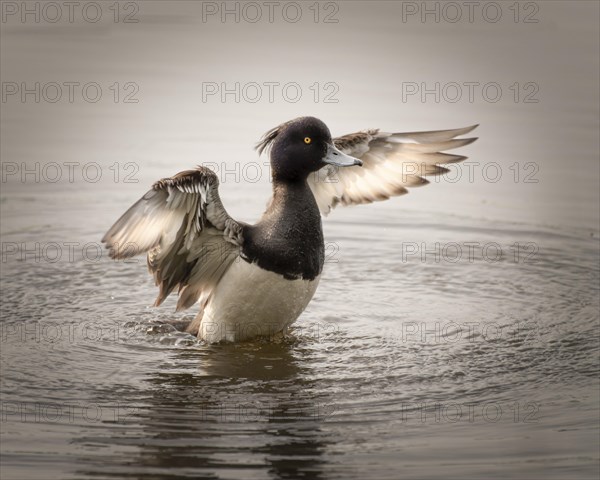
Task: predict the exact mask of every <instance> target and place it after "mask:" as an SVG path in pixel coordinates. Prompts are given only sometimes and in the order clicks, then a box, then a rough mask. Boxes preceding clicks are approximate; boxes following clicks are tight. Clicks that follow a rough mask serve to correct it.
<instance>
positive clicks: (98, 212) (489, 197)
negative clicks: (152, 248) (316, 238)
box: [0, 2, 600, 479]
mask: <svg viewBox="0 0 600 480" xmlns="http://www.w3.org/2000/svg"><path fill="white" fill-rule="evenodd" d="M138 3H139V7H140V11H139V14H138V18H139V19H140V22H139V24H136V25H123V24H116V25H115V24H112V23H110V22H104V21H102V22H99V23H98V24H94V25H90V24H87V23H81V22H79V23H77V22H75V24H67V25H63V24H57V25H54V24H51V25H50V24H46V25H43V24H39V25H35V24H34V25H31V24H21V23H19V22H16V23H15V22H13V23H10V22H7V23H6V24H3V25H2V47H1V48H2V80H3V81H17V82H19V81H28V82H35V81H46V82H48V81H81V82H88V81H95V82H98V83H100V84H101V85H102V86H104V87H105V88H107V87H108V86H110V85H111V84H112V83H113V82H116V81H117V82H126V81H132V82H136V83H137V84H138V85H139V93H138V97H139V100H140V102H139V103H137V104H122V103H117V104H115V103H114V102H113V101H112V98H111V99H110V100H109V101H105V100H103V101H101V102H98V103H97V104H89V103H86V102H74V103H73V104H69V103H68V102H67V103H65V102H59V103H56V104H48V103H44V102H41V103H39V104H36V103H35V102H33V103H31V102H29V103H27V102H26V103H21V102H11V101H7V102H5V103H3V105H2V142H1V143H2V145H1V148H2V161H3V162H13V163H14V164H15V165H17V167H18V168H23V167H22V166H23V165H25V166H27V168H33V169H34V171H35V168H40V169H41V168H43V166H44V165H47V164H48V163H50V162H57V163H58V164H59V165H62V166H63V167H62V168H63V175H62V176H61V178H60V180H59V181H58V182H56V183H53V182H50V181H47V177H44V176H43V175H41V173H40V175H39V177H35V176H30V177H25V179H24V181H23V179H22V177H20V176H19V175H16V176H15V175H13V176H10V177H6V178H4V177H3V181H2V196H1V203H0V206H1V213H2V225H1V233H2V254H3V257H2V263H1V267H2V272H1V290H2V323H1V326H2V329H1V334H2V338H1V343H0V347H1V359H2V372H1V373H2V375H1V394H2V412H1V413H2V417H1V423H0V426H1V433H2V445H1V449H2V467H1V472H2V478H3V479H9V478H14V479H33V478H46V479H47V478H57V479H70V478H73V479H81V478H94V479H101V478H144V479H159V478H161V479H162V478H165V479H166V478H169V479H171V478H172V479H175V478H232V479H233V478H235V479H237V478H244V479H254V478H256V479H259V478H260V479H262V478H294V479H296V478H313V479H320V478H322V479H326V478H356V479H365V478H378V479H379V478H382V479H383V478H390V479H392V478H393V479H397V478H411V479H417V478H436V477H442V476H443V477H446V478H474V479H475V478H533V479H537V478H556V479H565V478H578V479H579V478H597V476H598V473H599V456H598V449H599V442H598V421H599V411H598V402H599V398H598V397H599V388H598V387H599V385H598V366H599V356H598V352H599V330H598V321H599V313H598V308H599V293H598V288H599V282H600V268H599V260H598V258H599V257H598V253H599V252H598V247H599V242H598V238H599V236H598V235H599V225H598V210H599V207H598V185H599V166H598V157H597V155H598V56H597V53H598V43H597V38H598V25H597V14H598V6H597V4H595V3H594V2H587V3H586V2H583V3H577V2H569V3H568V4H567V2H565V3H564V4H561V3H560V2H539V7H540V12H539V18H540V22H539V23H538V24H531V25H520V24H515V23H514V22H512V23H510V22H505V23H499V24H494V25H491V24H489V23H481V22H479V23H478V22H475V23H474V24H464V23H463V24H459V25H457V26H454V25H451V24H449V23H444V22H442V23H440V24H435V23H433V24H429V23H426V24H422V23H420V22H416V23H415V22H412V23H411V22H406V23H401V22H400V18H401V11H400V10H399V8H400V7H399V6H398V4H400V3H402V2H396V3H393V2H388V3H369V4H366V3H362V2H346V3H343V2H341V3H340V4H339V20H340V21H339V23H338V24H332V25H322V24H314V22H312V23H307V22H305V23H303V24H298V25H296V24H288V23H285V22H284V23H283V24H282V22H279V24H278V23H277V22H275V23H274V24H273V25H270V24H265V23H262V24H257V25H254V24H251V25H250V24H244V23H243V22H242V23H240V24H235V23H233V24H231V23H224V24H223V23H220V22H212V23H211V22H206V23H203V22H202V20H201V18H202V17H201V10H200V7H199V6H198V5H196V6H195V5H194V4H193V3H192V2H183V3H177V2H171V6H170V7H168V8H167V7H166V6H165V5H164V4H162V3H161V2H138ZM530 3H531V2H530ZM568 5H571V6H570V7H569V6H568ZM506 13H507V14H508V11H507V12H506ZM501 39H502V40H501ZM320 42H327V43H326V44H327V46H328V47H327V48H325V47H323V46H322V44H321V43H320ZM499 42H500V43H499ZM406 45H411V46H410V48H407V51H405V50H404V49H403V48H401V47H402V46H406ZM517 46H518V47H519V48H517ZM349 47H351V48H350V50H348V48H349ZM269 48H272V52H271V51H270V50H269ZM507 49H508V50H509V51H508V52H507ZM550 51H551V54H550ZM348 52H350V53H348ZM271 53H272V55H271ZM353 55H354V56H355V57H356V58H361V59H362V60H361V61H362V62H364V65H365V67H366V68H357V64H358V63H359V60H356V59H354V60H352V56H353ZM403 58H404V59H406V63H407V64H402V65H390V62H392V61H393V62H400V63H403V62H402V59H403ZM451 58H452V59H453V60H452V61H451ZM532 59H535V61H533V60H532ZM453 62H454V63H453ZM282 65H284V66H286V71H285V72H282V70H281V66H282ZM573 66H576V67H577V68H576V70H577V75H575V74H574V73H572V71H573V68H572V67H573ZM378 69H379V70H378ZM7 70H8V71H9V73H7ZM507 72H508V73H507ZM236 79H238V80H239V81H258V82H264V81H280V82H286V81H290V80H295V81H298V82H300V83H301V85H303V86H309V85H311V84H312V83H313V82H315V81H319V82H325V81H335V82H337V83H338V84H339V87H340V91H339V100H340V101H339V102H338V103H336V104H326V103H315V102H314V101H313V99H312V98H310V99H306V98H304V99H302V101H300V102H299V103H297V104H291V103H288V102H281V101H280V102H277V101H275V102H274V103H273V104H270V103H268V102H260V103H258V104H250V103H247V102H240V103H235V102H233V103H229V102H226V103H221V102H213V103H211V102H203V101H202V95H201V91H200V87H199V85H200V84H201V82H203V81H212V82H221V81H231V82H235V81H236ZM470 80H479V81H482V82H486V81H496V82H500V83H501V84H502V85H505V86H507V87H508V86H509V85H510V84H512V82H514V81H520V82H522V81H525V80H527V81H535V82H537V83H538V84H539V85H540V87H541V88H540V93H539V98H540V102H539V103H538V104H523V103H515V102H513V101H501V102H498V103H490V102H482V101H479V102H478V101H475V102H473V103H469V102H459V103H448V102H446V103H444V102H439V103H436V102H425V103H420V102H419V103H411V102H402V101H401V98H398V95H399V94H398V92H399V90H398V89H399V88H400V87H399V86H398V84H397V82H398V81H415V82H420V81H430V82H435V81H470ZM371 90H372V91H371ZM301 114H313V115H317V116H320V117H321V118H323V119H324V120H325V121H326V122H327V123H328V124H329V125H330V126H331V129H332V131H333V133H334V134H342V133H346V132H349V131H354V130H357V129H361V128H366V127H373V126H381V127H382V128H383V129H386V130H393V129H398V130H416V129H433V128H451V127H459V126H462V125H467V124H471V123H476V122H481V126H480V127H479V129H478V131H477V132H478V135H479V136H480V139H479V141H478V142H476V143H475V144H473V145H471V146H469V147H466V148H465V149H464V153H465V154H468V155H469V156H470V158H471V159H472V161H475V162H479V163H477V164H476V165H475V166H474V167H473V168H474V169H475V170H474V172H475V174H474V177H473V178H472V179H469V178H468V176H467V175H463V176H461V177H460V178H459V179H458V180H457V181H452V182H450V181H440V182H435V181H434V182H432V185H430V186H428V187H426V188H423V189H420V190H415V191H413V192H411V194H410V195H408V196H406V197H402V198H399V199H394V200H391V201H388V202H386V203H382V204H375V205H369V206H361V207H356V208H350V209H345V210H339V211H338V210H336V211H335V212H334V213H333V214H332V215H331V216H330V218H327V219H326V220H324V231H325V236H326V242H327V262H326V265H325V270H324V273H323V277H322V279H321V283H320V286H319V289H318V290H317V294H316V296H315V298H314V299H313V301H312V302H311V304H310V305H309V307H308V308H307V310H306V311H305V312H304V314H303V315H302V316H301V317H300V319H299V320H298V321H297V322H296V324H295V327H294V329H293V330H292V332H291V335H290V336H289V337H288V338H285V339H278V340H277V341H274V342H267V341H256V342H249V343H243V344H236V345H206V344H203V343H202V342H199V341H197V340H196V339H195V338H194V337H192V336H190V335H187V334H184V333H181V332H179V331H178V330H176V329H175V328H174V327H173V323H174V322H177V321H182V320H186V319H190V318H192V317H193V316H194V315H195V311H194V309H191V310H189V311H187V312H184V313H177V314H176V313H174V307H175V300H176V299H175V298H170V299H168V301H167V302H165V305H163V306H162V307H160V308H152V307H150V305H151V304H152V303H153V301H154V297H155V295H156V291H155V287H154V286H153V284H152V279H151V278H150V277H149V276H148V274H147V271H146V266H145V260H144V259H142V258H140V259H134V260H132V261H129V262H113V261H111V260H109V259H108V258H107V256H106V254H105V252H103V251H101V250H99V243H98V242H99V239H100V238H101V236H102V234H103V233H104V231H105V230H106V229H107V227H109V226H110V224H111V223H112V222H113V221H114V220H115V219H116V218H117V217H118V215H120V214H121V213H122V212H123V211H124V209H125V208H126V207H127V206H129V205H130V204H131V203H132V202H133V201H134V200H135V199H136V198H138V197H139V196H140V195H141V194H143V192H144V191H145V190H146V189H147V188H148V185H149V184H151V183H152V181H154V180H156V179H158V178H160V177H163V176H168V175H171V174H173V173H175V172H177V171H179V170H181V169H184V168H189V167H190V166H193V165H194V164H197V163H200V162H213V166H214V167H215V168H216V169H217V170H218V171H219V174H220V175H222V174H223V172H224V170H225V168H228V169H230V171H231V172H233V173H232V174H230V175H229V176H227V175H225V176H222V177H221V184H222V185H221V191H222V197H223V200H224V203H225V204H226V207H227V208H228V210H229V211H230V213H231V214H232V215H233V216H234V217H236V218H239V219H241V220H244V221H253V220H255V219H256V218H257V217H258V215H259V214H260V212H261V209H262V208H263V207H264V204H265V201H266V199H267V197H268V194H269V188H270V187H269V183H268V175H267V174H266V173H267V171H266V169H263V170H262V171H261V172H262V174H261V175H260V178H259V179H258V181H256V182H253V181H249V177H248V175H247V174H245V173H244V172H243V170H242V169H241V167H239V166H238V167H236V166H235V165H236V164H235V162H236V161H239V162H242V164H244V163H243V162H257V163H258V164H261V163H262V162H263V161H264V159H260V160H257V158H256V156H255V154H254V153H252V152H251V151H250V147H251V146H252V144H253V142H254V141H255V140H256V139H257V138H258V137H259V136H260V134H261V133H262V132H263V131H265V130H267V129H268V128H270V127H272V126H273V125H275V124H277V123H279V122H280V121H282V120H285V119H288V118H292V117H294V116H298V115H301ZM467 150H468V152H467ZM36 162H38V163H39V165H40V166H38V167H36V166H35V164H36ZM64 162H79V163H78V164H77V167H76V168H75V170H74V171H75V177H74V179H73V181H70V179H69V178H68V176H67V175H66V172H67V170H66V167H65V166H64ZM92 162H95V163H96V164H97V165H98V166H99V167H100V170H101V172H102V174H103V175H102V179H101V180H100V181H98V182H90V181H86V180H85V178H84V176H83V175H82V170H81V166H83V165H85V164H88V163H92ZM115 162H117V164H116V166H115ZM128 162H132V163H133V167H132V166H126V164H127V163H128ZM515 162H517V167H516V168H517V170H518V171H520V172H521V173H523V174H526V173H529V172H530V171H531V170H528V169H529V168H530V167H528V166H526V164H527V163H528V162H533V163H534V164H535V165H536V166H537V170H536V173H535V177H534V178H535V180H537V182H535V183H528V182H524V181H523V177H522V176H521V177H519V178H518V179H517V180H515V177H514V168H513V170H511V166H513V165H514V164H515ZM489 163H495V164H496V165H497V166H499V168H500V169H501V171H502V173H503V176H502V178H500V179H498V180H497V181H494V182H491V181H489V176H488V177H485V176H484V175H482V174H481V169H482V168H483V167H484V166H485V165H487V164H489ZM236 168H238V170H236ZM457 168H458V167H457ZM478 169H479V170H478ZM39 171H40V172H41V170H39ZM3 172H6V170H5V167H3ZM116 172H118V173H119V177H118V178H117V177H115V174H116ZM236 172H237V173H236ZM462 172H463V174H464V172H466V170H463V171H462ZM246 173H247V172H246ZM128 174H131V175H132V177H131V179H133V180H134V182H133V183H130V182H126V181H125V176H126V175H128ZM90 175H91V173H90Z"/></svg>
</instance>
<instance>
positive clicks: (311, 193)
mask: <svg viewBox="0 0 600 480" xmlns="http://www.w3.org/2000/svg"><path fill="white" fill-rule="evenodd" d="M476 127H477V125H473V126H470V127H466V128H459V129H452V130H436V131H420V132H408V133H386V132H382V131H380V130H379V129H368V130H362V131H359V132H356V133H352V134H348V135H343V136H340V137H336V138H332V136H331V133H330V130H329V128H328V127H327V125H326V124H325V123H324V122H323V121H321V120H319V119H317V118H315V117H310V116H308V117H300V118H296V119H293V120H290V121H287V122H285V123H282V124H281V125H279V126H277V127H275V128H272V129H271V130H269V131H267V132H266V133H265V134H264V135H263V136H262V138H261V139H260V141H259V142H258V143H257V144H256V146H255V148H256V150H258V153H259V155H260V154H262V153H263V152H268V153H269V155H270V165H271V184H272V195H271V198H270V201H269V203H268V205H267V208H266V210H265V212H264V213H263V214H262V216H261V218H260V219H259V220H258V222H257V223H255V224H248V223H244V222H241V221H237V220H235V219H234V218H232V217H231V216H230V215H229V214H228V213H227V210H226V209H225V207H224V206H223V203H222V201H221V198H220V196H219V181H218V177H217V175H216V174H215V173H214V172H213V171H212V170H210V169H209V168H206V167H204V166H202V165H200V166H197V167H196V168H195V169H192V170H186V171H183V172H180V173H177V174H176V175H174V176H172V177H169V178H163V179H161V180H158V181H157V182H155V183H154V184H153V185H152V188H151V189H150V190H148V192H147V193H146V194H145V195H144V196H142V198H140V199H139V200H138V201H137V202H136V203H135V204H133V205H132V206H131V207H130V208H129V209H128V210H127V211H126V212H125V213H124V214H123V215H122V216H121V217H120V218H119V219H118V220H117V221H116V222H115V223H114V225H112V227H110V228H109V229H108V231H107V232H106V234H105V235H104V237H103V238H102V242H103V243H104V244H105V246H106V248H108V250H109V256H110V257H111V258H113V259H119V260H121V259H127V258H131V257H134V256H136V255H140V254H144V253H145V254H146V256H147V264H148V270H149V272H150V274H151V275H153V277H154V281H155V283H156V286H157V287H158V290H159V292H158V296H157V298H156V301H155V303H154V306H159V305H161V304H162V303H163V301H164V300H165V299H166V298H167V297H168V296H169V295H170V294H171V293H172V292H173V291H174V290H175V289H177V290H178V300H177V306H176V310H177V311H182V310H185V309H188V308H190V307H192V306H193V305H196V304H197V305H198V306H199V312H198V313H197V315H196V316H195V318H194V319H193V320H192V321H191V322H189V324H188V325H187V327H186V331H187V332H189V333H190V334H192V335H194V336H196V337H198V339H200V340H201V341H204V342H207V343H219V342H241V341H247V340H252V339H255V338H256V337H262V338H275V336H277V335H284V336H285V334H286V332H287V331H288V328H289V327H290V326H291V325H292V324H293V323H294V322H295V321H296V320H297V319H298V317H300V315H301V313H302V312H303V311H304V309H305V308H306V307H307V305H308V304H309V302H310V301H311V299H312V298H313V296H314V294H315V291H316V290H317V286H318V284H319V280H320V278H321V274H322V271H323V266H324V263H325V243H324V238H323V229H322V217H324V216H327V215H328V214H329V213H330V212H331V211H332V210H333V209H334V208H336V207H337V206H348V205H359V204H366V203H372V202H376V201H382V200H387V199H389V198H391V197H396V196H400V195H404V194H406V193H408V191H409V189H410V188H413V187H418V186H422V185H426V184H427V183H429V182H428V180H427V179H426V178H424V177H426V176H430V175H442V174H444V173H447V172H449V169H448V168H446V167H445V166H444V165H447V164H452V163H456V162H460V161H463V160H464V159H465V158H467V157H465V156H462V155H455V154H450V153H445V151H447V150H451V149H454V148H458V147H462V146H465V145H468V144H470V143H472V142H474V141H475V140H476V139H477V138H476V137H475V138H473V137H470V138H458V137H461V136H463V135H466V134H468V133H469V132H471V131H472V130H473V129H475V128H476Z"/></svg>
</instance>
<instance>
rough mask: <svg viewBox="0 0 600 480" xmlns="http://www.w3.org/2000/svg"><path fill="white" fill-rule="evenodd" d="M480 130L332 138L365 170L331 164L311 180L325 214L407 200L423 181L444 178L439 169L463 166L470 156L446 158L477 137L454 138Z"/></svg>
mask: <svg viewBox="0 0 600 480" xmlns="http://www.w3.org/2000/svg"><path fill="white" fill-rule="evenodd" d="M476 127H477V125H473V126H470V127H465V128H457V129H452V130H435V131H429V132H407V133H384V132H380V131H379V130H377V129H371V130H364V131H362V132H357V133H352V134H349V135H344V136H342V137H338V138H334V139H333V141H334V143H335V146H336V147H337V148H339V149H340V150H341V151H343V152H344V153H346V154H348V155H351V156H353V157H356V158H360V159H361V160H362V161H363V166H362V167H359V166H353V167H343V168H338V167H333V166H331V165H328V166H326V167H324V168H322V169H321V170H319V171H318V172H316V173H315V174H314V175H311V176H310V177H309V179H308V182H309V185H310V187H311V189H312V191H313V194H314V195H315V199H316V201H317V204H318V205H319V209H320V210H321V213H322V214H324V215H327V214H328V213H329V212H330V211H331V209H333V208H335V206H336V205H337V204H340V203H341V204H342V205H357V204H362V203H371V202H375V201H381V200H387V199H388V198H390V197H394V196H398V195H404V194H406V193H408V189H409V188H414V187H419V186H422V185H427V184H428V183H429V181H428V180H427V179H425V178H423V176H427V175H442V174H444V173H448V172H449V171H450V170H448V169H447V168H445V167H443V166H441V165H446V164H452V163H457V162H462V161H463V160H465V159H466V158H467V157H465V156H463V155H455V154H450V153H444V152H445V151H447V150H452V149H455V148H460V147H464V146H466V145H468V144H470V143H473V142H474V141H475V140H477V138H456V137H458V136H460V135H465V134H467V133H469V132H471V131H472V130H473V129H475V128H476Z"/></svg>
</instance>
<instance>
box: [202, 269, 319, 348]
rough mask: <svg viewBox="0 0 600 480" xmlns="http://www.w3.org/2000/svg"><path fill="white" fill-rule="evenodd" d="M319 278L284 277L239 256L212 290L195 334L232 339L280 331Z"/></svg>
mask: <svg viewBox="0 0 600 480" xmlns="http://www.w3.org/2000/svg"><path fill="white" fill-rule="evenodd" d="M319 278H320V276H319V277H317V278H315V279H314V280H302V279H299V280H287V279H285V278H284V277H283V276H282V275H279V274H277V273H273V272H269V271H268V270H264V269H262V268H260V267H259V266H258V265H256V264H255V263H248V262H246V261H245V260H243V259H241V258H240V259H238V260H236V261H235V262H234V263H233V264H232V265H231V267H230V268H229V269H228V270H227V272H225V275H223V277H222V278H221V280H220V281H219V284H218V285H217V287H216V288H215V289H214V290H213V292H212V295H211V297H210V299H209V301H208V303H207V305H206V307H205V309H204V314H203V316H202V322H201V324H200V329H199V332H198V336H199V337H200V338H201V339H203V340H205V341H207V342H219V341H221V340H226V341H231V342H235V341H240V340H245V339H248V338H252V337H255V336H257V335H263V336H270V335H273V334H275V333H277V332H280V331H282V330H283V329H285V328H286V327H288V326H289V325H291V324H292V323H293V322H294V321H295V320H296V319H297V318H298V317H299V316H300V314H301V313H302V312H303V311H304V309H305V308H306V306H307V305H308V303H309V302H310V300H311V299H312V297H313V295H314V293H315V291H316V289H317V285H318V283H319Z"/></svg>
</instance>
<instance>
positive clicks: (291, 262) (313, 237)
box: [243, 180, 324, 280]
mask: <svg viewBox="0 0 600 480" xmlns="http://www.w3.org/2000/svg"><path fill="white" fill-rule="evenodd" d="M243 254H244V258H246V259H247V260H248V261H253V262H257V263H258V265H259V266H260V267H262V268H265V269H266V270H270V271H273V272H275V273H279V274H281V275H283V276H285V277H286V278H290V279H292V278H304V279H307V280H312V279H314V278H315V277H316V276H318V275H319V274H320V273H321V270H322V269H323V261H324V243H323V231H322V229H321V215H320V213H319V209H318V207H317V202H316V201H315V198H314V196H313V194H312V191H311V190H310V187H309V186H308V183H307V182H306V180H299V181H281V180H274V181H273V198H272V199H271V202H270V204H269V206H268V207H267V210H266V211H265V213H264V214H263V216H262V218H261V219H260V221H259V222H258V223H257V224H256V225H253V226H250V227H248V230H247V232H245V233H244V249H243Z"/></svg>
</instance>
